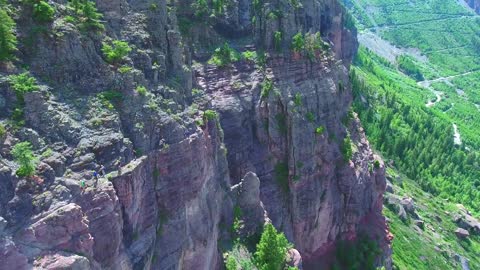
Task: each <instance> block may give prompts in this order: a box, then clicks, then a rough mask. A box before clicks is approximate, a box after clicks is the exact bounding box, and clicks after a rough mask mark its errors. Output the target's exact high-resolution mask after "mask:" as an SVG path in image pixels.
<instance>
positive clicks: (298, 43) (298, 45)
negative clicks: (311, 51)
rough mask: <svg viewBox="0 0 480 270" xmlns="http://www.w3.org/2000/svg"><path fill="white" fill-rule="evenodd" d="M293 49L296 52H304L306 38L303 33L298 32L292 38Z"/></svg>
mask: <svg viewBox="0 0 480 270" xmlns="http://www.w3.org/2000/svg"><path fill="white" fill-rule="evenodd" d="M291 48H292V50H293V51H294V52H297V53H299V52H302V51H303V49H304V48H305V38H304V36H303V33H302V32H298V33H297V34H295V35H294V36H293V38H292V45H291Z"/></svg>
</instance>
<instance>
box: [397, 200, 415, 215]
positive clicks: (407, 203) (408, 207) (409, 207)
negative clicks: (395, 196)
mask: <svg viewBox="0 0 480 270" xmlns="http://www.w3.org/2000/svg"><path fill="white" fill-rule="evenodd" d="M400 204H401V205H402V206H403V208H404V209H405V211H407V212H408V213H409V214H413V213H415V203H414V202H413V199H412V198H411V197H405V198H403V199H402V200H401V201H400Z"/></svg>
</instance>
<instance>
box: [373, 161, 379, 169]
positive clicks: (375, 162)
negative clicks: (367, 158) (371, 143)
mask: <svg viewBox="0 0 480 270" xmlns="http://www.w3.org/2000/svg"><path fill="white" fill-rule="evenodd" d="M373 167H374V168H375V169H378V168H380V161H378V160H375V161H374V162H373Z"/></svg>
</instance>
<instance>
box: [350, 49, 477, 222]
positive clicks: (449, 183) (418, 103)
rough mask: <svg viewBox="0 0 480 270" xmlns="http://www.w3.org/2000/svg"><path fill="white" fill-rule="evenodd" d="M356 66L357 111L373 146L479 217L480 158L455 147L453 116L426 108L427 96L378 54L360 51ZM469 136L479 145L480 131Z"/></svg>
mask: <svg viewBox="0 0 480 270" xmlns="http://www.w3.org/2000/svg"><path fill="white" fill-rule="evenodd" d="M355 64H356V65H357V67H356V68H354V69H353V71H352V74H351V78H352V88H353V89H352V90H353V93H354V96H355V99H354V108H355V111H356V112H358V114H359V117H360V119H361V121H362V124H363V126H364V128H365V131H366V133H367V136H368V138H369V140H370V142H371V143H372V144H373V146H374V147H375V148H376V149H378V150H380V151H381V152H382V154H383V155H384V156H385V157H387V158H389V159H393V160H394V161H395V164H396V165H397V167H398V169H399V170H400V171H401V172H403V173H404V174H406V175H407V176H408V177H409V178H411V179H415V180H416V181H417V182H418V183H419V184H420V185H421V186H422V187H423V188H424V189H425V190H426V191H429V192H432V193H433V194H435V195H437V196H440V197H441V198H448V199H451V200H453V201H456V202H461V203H463V204H465V205H467V206H469V207H471V208H470V209H471V210H472V211H473V212H476V213H478V212H479V210H480V191H479V190H478V188H477V187H478V186H480V180H479V179H480V171H479V170H478V164H480V154H479V153H478V152H477V151H475V150H466V149H465V148H464V147H459V146H458V145H456V144H455V143H454V141H453V128H452V122H451V121H452V120H450V118H449V116H448V115H447V114H445V113H443V112H437V111H436V110H432V109H430V108H429V107H426V106H425V104H424V102H423V100H427V99H428V97H429V96H428V93H425V90H423V89H421V88H419V87H418V86H417V84H416V83H415V81H413V80H411V79H410V78H408V77H406V76H403V75H402V74H399V73H398V71H397V70H396V69H395V67H393V66H391V65H389V64H388V63H386V62H385V61H384V60H382V59H381V58H379V57H378V56H375V55H374V54H373V53H371V52H369V51H367V50H365V49H361V50H360V52H359V54H358V57H357V59H356V61H355ZM362 97H363V98H365V99H366V100H367V101H368V105H366V104H365V103H364V102H363V101H362ZM477 119H478V118H477ZM464 130H466V129H464ZM468 135H469V134H468V133H465V132H464V133H462V139H465V138H468V137H467V136H468ZM470 136H471V138H472V140H471V142H472V145H477V146H478V145H480V144H478V143H477V140H478V138H476V137H475V136H477V137H478V133H477V134H475V135H474V134H471V135H470ZM474 139H476V140H474ZM472 149H478V148H477V147H472Z"/></svg>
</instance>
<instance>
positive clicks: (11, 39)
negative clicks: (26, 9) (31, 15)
mask: <svg viewBox="0 0 480 270" xmlns="http://www.w3.org/2000/svg"><path fill="white" fill-rule="evenodd" d="M15 26H16V25H15V21H14V20H13V19H12V18H11V17H10V16H9V14H8V13H7V9H6V8H5V5H4V4H0V61H5V60H12V59H14V55H13V54H14V52H15V51H16V50H17V37H16V36H15V32H14V30H15Z"/></svg>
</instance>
